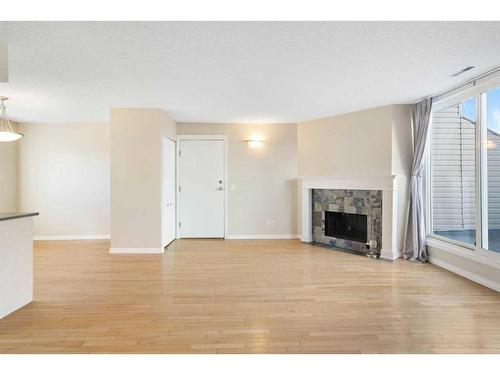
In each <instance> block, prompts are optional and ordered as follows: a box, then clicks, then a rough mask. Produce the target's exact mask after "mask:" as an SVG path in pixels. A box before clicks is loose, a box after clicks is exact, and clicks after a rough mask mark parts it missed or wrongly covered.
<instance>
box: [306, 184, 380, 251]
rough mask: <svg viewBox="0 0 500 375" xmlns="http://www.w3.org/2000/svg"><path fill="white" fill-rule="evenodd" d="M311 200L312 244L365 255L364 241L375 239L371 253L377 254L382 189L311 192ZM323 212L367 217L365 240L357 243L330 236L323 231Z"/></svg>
mask: <svg viewBox="0 0 500 375" xmlns="http://www.w3.org/2000/svg"><path fill="white" fill-rule="evenodd" d="M312 200H313V203H312V215H313V242H314V243H317V244H322V245H325V246H329V247H333V248H340V249H345V250H352V251H354V252H357V253H361V254H366V253H367V252H369V250H367V249H366V242H370V241H371V240H375V241H376V242H377V246H376V247H374V248H373V249H372V251H374V252H375V254H378V252H379V251H380V246H381V243H382V191H381V190H343V189H342V190H341V189H313V192H312ZM326 212H341V213H347V214H361V215H366V216H365V217H366V231H367V240H366V241H365V242H359V241H352V240H348V239H341V238H336V237H329V236H328V235H327V234H326V228H325V226H326V218H325V214H326Z"/></svg>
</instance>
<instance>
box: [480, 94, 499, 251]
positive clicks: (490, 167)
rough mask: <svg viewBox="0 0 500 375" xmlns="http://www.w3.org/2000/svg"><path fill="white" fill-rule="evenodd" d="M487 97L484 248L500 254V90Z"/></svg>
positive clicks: (485, 95)
mask: <svg viewBox="0 0 500 375" xmlns="http://www.w3.org/2000/svg"><path fill="white" fill-rule="evenodd" d="M484 97H486V106H485V108H484V111H485V112H486V116H485V120H484V121H485V122H486V129H487V132H486V163H484V165H485V168H484V172H483V173H484V174H485V176H484V177H483V181H484V182H485V183H486V191H485V192H483V197H484V198H483V200H484V204H483V207H484V209H486V210H487V214H486V215H484V214H483V225H482V226H483V228H485V229H483V248H485V249H488V250H491V251H494V252H500V88H497V89H494V90H491V91H488V92H487V93H486V94H484V95H483V101H484Z"/></svg>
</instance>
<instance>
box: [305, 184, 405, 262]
mask: <svg viewBox="0 0 500 375" xmlns="http://www.w3.org/2000/svg"><path fill="white" fill-rule="evenodd" d="M297 188H298V193H299V198H300V202H299V204H300V217H299V218H300V238H301V240H302V241H304V242H312V243H316V244H319V245H324V246H327V247H333V248H341V249H348V250H354V251H358V252H361V251H362V252H366V245H365V244H364V243H362V242H357V241H350V240H344V239H339V238H336V237H329V236H326V235H325V212H326V211H335V212H345V213H351V214H363V215H367V216H368V219H367V226H368V228H367V237H368V241H367V242H370V240H374V241H376V245H374V246H376V248H377V250H378V251H380V257H381V258H383V259H387V260H395V259H397V258H399V257H400V250H399V249H400V246H402V243H403V236H402V234H403V232H404V228H403V227H402V226H403V225H404V222H405V219H406V210H405V209H404V207H403V205H400V204H398V203H399V202H400V201H401V198H399V197H398V195H399V194H398V193H399V192H401V193H403V194H406V191H407V178H406V176H399V175H392V176H378V177H373V176H370V177H366V176H362V177H360V176H339V177H307V176H306V177H299V179H298V186H297ZM404 197H405V196H403V197H402V198H403V200H404ZM311 212H312V215H311ZM398 228H399V229H398Z"/></svg>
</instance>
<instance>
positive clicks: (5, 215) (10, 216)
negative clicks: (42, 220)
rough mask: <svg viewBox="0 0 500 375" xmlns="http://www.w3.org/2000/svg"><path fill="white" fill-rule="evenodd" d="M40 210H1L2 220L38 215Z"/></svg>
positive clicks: (0, 216)
mask: <svg viewBox="0 0 500 375" xmlns="http://www.w3.org/2000/svg"><path fill="white" fill-rule="evenodd" d="M37 215H38V212H0V221H3V220H12V219H20V218H22V217H29V216H37Z"/></svg>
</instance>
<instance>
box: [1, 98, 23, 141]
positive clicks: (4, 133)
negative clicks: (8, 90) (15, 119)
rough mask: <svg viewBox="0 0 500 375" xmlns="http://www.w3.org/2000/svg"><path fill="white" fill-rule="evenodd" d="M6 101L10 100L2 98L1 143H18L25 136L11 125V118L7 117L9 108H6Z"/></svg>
mask: <svg viewBox="0 0 500 375" xmlns="http://www.w3.org/2000/svg"><path fill="white" fill-rule="evenodd" d="M6 100H9V98H6V97H5V96H0V142H12V141H17V140H18V139H20V138H21V137H22V136H23V135H22V134H21V133H17V132H15V131H14V129H13V128H12V125H11V124H10V121H9V118H8V117H7V108H6V107H5V101H6Z"/></svg>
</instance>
